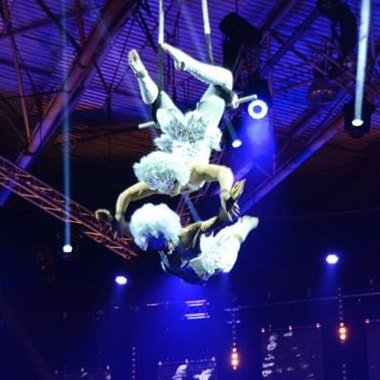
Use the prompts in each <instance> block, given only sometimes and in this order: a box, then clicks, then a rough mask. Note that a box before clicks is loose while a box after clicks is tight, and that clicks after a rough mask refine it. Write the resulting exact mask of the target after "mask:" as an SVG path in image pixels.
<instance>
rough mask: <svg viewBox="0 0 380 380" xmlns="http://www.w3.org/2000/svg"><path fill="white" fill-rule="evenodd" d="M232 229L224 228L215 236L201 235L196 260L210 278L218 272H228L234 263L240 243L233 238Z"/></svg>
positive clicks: (230, 227)
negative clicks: (199, 251) (199, 250)
mask: <svg viewBox="0 0 380 380" xmlns="http://www.w3.org/2000/svg"><path fill="white" fill-rule="evenodd" d="M232 228H234V226H228V227H225V228H223V229H222V230H220V231H219V232H218V233H217V234H216V235H214V234H211V235H208V236H206V235H205V234H202V235H201V238H200V239H201V240H200V249H201V254H200V255H199V256H198V257H197V260H198V261H200V262H201V263H202V266H203V268H204V270H205V271H206V272H207V273H208V274H209V275H210V276H212V275H213V274H215V273H218V272H229V271H231V269H232V268H233V267H234V265H235V263H236V260H237V258H238V253H239V249H240V241H239V240H238V239H237V238H234V237H233V236H234V235H233V234H232V233H231V232H232V231H231V229H232Z"/></svg>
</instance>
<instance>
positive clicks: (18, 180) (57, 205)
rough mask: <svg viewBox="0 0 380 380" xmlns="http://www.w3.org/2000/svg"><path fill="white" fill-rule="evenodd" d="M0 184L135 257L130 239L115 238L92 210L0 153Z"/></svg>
mask: <svg viewBox="0 0 380 380" xmlns="http://www.w3.org/2000/svg"><path fill="white" fill-rule="evenodd" d="M0 185H1V186H3V187H4V188H6V189H8V190H10V191H12V192H13V193H15V194H17V195H19V196H20V197H21V198H23V199H25V200H27V201H28V202H30V203H32V204H34V205H35V206H37V207H39V208H40V209H42V210H44V211H46V212H47V213H49V214H51V215H53V216H54V217H56V218H57V219H59V220H61V221H63V222H70V223H71V224H72V225H76V226H77V227H79V228H80V231H81V232H82V233H83V234H84V235H86V236H88V237H89V238H90V239H92V240H94V241H96V242H97V243H99V244H101V245H103V246H105V247H106V248H108V249H110V250H111V251H113V252H115V253H117V254H118V255H119V256H121V257H123V258H124V259H126V260H129V259H131V258H133V257H136V256H137V252H135V251H134V250H133V249H132V248H131V247H130V243H131V241H132V239H131V238H114V237H113V236H112V234H111V230H110V228H109V227H108V226H107V225H106V224H104V223H101V222H99V221H98V220H96V219H95V217H94V213H93V212H92V211H91V210H88V209H87V208H85V207H83V206H82V205H80V204H79V203H76V202H74V201H72V200H70V199H68V198H67V197H65V196H64V195H63V194H62V193H60V192H59V191H57V190H56V189H54V188H52V187H51V186H49V185H48V184H46V183H44V182H42V181H40V180H39V179H38V178H36V177H34V176H33V175H31V174H30V173H28V172H27V171H25V170H23V169H21V168H20V167H18V166H17V165H15V164H13V163H12V162H10V161H8V160H7V159H5V158H4V157H2V156H0Z"/></svg>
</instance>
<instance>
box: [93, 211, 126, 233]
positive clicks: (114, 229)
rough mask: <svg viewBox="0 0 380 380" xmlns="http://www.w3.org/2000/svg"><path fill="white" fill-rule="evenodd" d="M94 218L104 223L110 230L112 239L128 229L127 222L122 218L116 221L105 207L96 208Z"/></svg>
mask: <svg viewBox="0 0 380 380" xmlns="http://www.w3.org/2000/svg"><path fill="white" fill-rule="evenodd" d="M95 218H96V219H97V220H98V221H99V222H102V223H105V224H106V225H107V226H108V227H109V229H110V230H111V233H112V236H113V238H114V239H116V238H117V237H120V236H122V235H123V234H124V233H126V232H127V231H128V223H127V222H126V221H125V219H124V218H121V219H120V220H119V221H117V220H116V219H115V218H114V217H113V216H112V214H111V213H110V212H109V211H108V210H106V209H98V210H96V211H95Z"/></svg>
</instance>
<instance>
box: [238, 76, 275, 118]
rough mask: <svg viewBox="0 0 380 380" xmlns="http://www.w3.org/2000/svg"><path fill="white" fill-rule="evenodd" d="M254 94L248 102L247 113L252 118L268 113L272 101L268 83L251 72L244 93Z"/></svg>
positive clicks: (261, 116)
mask: <svg viewBox="0 0 380 380" xmlns="http://www.w3.org/2000/svg"><path fill="white" fill-rule="evenodd" d="M252 94H255V95H256V99H253V100H252V101H251V102H250V103H249V104H248V108H247V111H248V114H249V116H250V117H251V118H252V119H256V120H257V119H262V118H264V117H265V116H266V115H267V114H268V110H269V107H270V104H271V102H272V100H271V96H270V92H269V88H268V83H267V81H266V80H265V79H262V78H260V76H259V74H258V73H253V74H252V75H251V76H250V77H249V78H248V81H247V84H246V87H245V90H244V95H246V96H247V95H252Z"/></svg>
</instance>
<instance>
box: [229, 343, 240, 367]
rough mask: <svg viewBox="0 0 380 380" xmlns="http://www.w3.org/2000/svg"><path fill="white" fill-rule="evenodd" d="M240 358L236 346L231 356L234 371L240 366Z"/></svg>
mask: <svg viewBox="0 0 380 380" xmlns="http://www.w3.org/2000/svg"><path fill="white" fill-rule="evenodd" d="M239 364H240V360H239V352H238V350H237V348H236V347H233V348H232V350H231V356H230V365H231V367H232V369H233V370H234V371H236V370H237V368H238V367H239Z"/></svg>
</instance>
